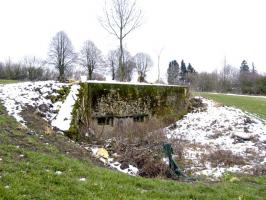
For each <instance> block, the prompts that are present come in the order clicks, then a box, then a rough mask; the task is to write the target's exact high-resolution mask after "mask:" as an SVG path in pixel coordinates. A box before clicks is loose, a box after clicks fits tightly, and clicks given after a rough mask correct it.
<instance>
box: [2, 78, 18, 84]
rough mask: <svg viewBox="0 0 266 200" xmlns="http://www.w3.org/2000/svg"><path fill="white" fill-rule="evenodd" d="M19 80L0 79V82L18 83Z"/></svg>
mask: <svg viewBox="0 0 266 200" xmlns="http://www.w3.org/2000/svg"><path fill="white" fill-rule="evenodd" d="M18 82H19V81H17V80H3V79H0V84H10V83H18Z"/></svg>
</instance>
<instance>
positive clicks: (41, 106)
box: [0, 81, 79, 130]
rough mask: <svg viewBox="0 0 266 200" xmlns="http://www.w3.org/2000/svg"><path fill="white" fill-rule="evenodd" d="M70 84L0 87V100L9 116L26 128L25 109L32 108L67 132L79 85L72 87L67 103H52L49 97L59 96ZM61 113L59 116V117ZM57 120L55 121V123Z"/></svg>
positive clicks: (46, 83) (21, 84) (24, 83)
mask: <svg viewBox="0 0 266 200" xmlns="http://www.w3.org/2000/svg"><path fill="white" fill-rule="evenodd" d="M67 85H69V84H65V83H59V82H55V81H38V82H23V83H15V84H5V85H0V100H1V101H2V102H3V105H4V106H5V108H6V110H7V112H8V114H9V115H11V116H13V117H14V118H15V119H16V120H17V121H18V122H20V123H21V124H22V125H24V126H25V124H26V122H25V121H24V119H23V117H22V116H21V112H22V111H23V109H26V108H27V106H32V107H34V108H36V110H37V111H38V112H40V113H42V117H43V118H44V119H45V120H47V121H49V122H51V123H52V124H53V126H56V127H57V128H59V129H60V130H67V128H68V127H69V124H70V120H71V112H72V106H73V104H74V102H75V98H76V97H75V95H76V93H77V91H78V89H79V86H78V85H72V87H71V91H70V94H69V95H68V96H67V98H66V100H65V102H61V101H58V102H56V103H52V101H51V100H50V99H49V98H48V96H51V95H52V96H56V95H58V94H57V92H56V91H58V90H60V89H61V88H62V87H63V86H67ZM58 112H59V115H58V116H57V114H58ZM62 115H64V117H63V116H62ZM53 120H55V121H53Z"/></svg>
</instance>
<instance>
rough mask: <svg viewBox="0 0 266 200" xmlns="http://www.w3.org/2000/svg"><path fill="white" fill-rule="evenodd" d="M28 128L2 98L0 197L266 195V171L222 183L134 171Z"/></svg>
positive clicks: (107, 197) (224, 197)
mask: <svg viewBox="0 0 266 200" xmlns="http://www.w3.org/2000/svg"><path fill="white" fill-rule="evenodd" d="M26 131H27V130H25V129H23V128H21V127H20V125H19V124H18V123H17V122H16V121H15V120H14V119H13V118H12V117H9V116H8V115H7V114H6V112H5V110H4V109H3V107H2V106H1V104H0V199H8V200H11V199H27V200H29V199H167V200H169V199H193V200H196V199H197V200H198V199H202V200H203V199H204V200H206V199H211V200H213V199H216V200H218V199H237V200H239V199H241V200H244V199H245V200H247V199H258V200H262V199H265V197H266V176H262V177H247V176H240V177H239V181H235V182H231V181H229V180H230V179H231V177H232V176H233V175H228V176H225V177H223V179H222V181H221V182H218V183H210V182H203V181H198V182H195V183H184V182H177V181H171V180H160V179H145V178H141V177H130V176H128V175H125V174H122V173H118V172H115V171H112V170H108V169H105V168H101V167H97V166H95V165H94V164H93V163H92V162H91V161H90V160H89V159H87V156H86V155H87V154H82V155H78V156H77V155H76V154H77V153H73V151H75V148H76V149H77V148H79V147H78V146H75V144H73V143H71V142H70V143H69V142H68V140H67V139H66V138H65V137H64V136H62V135H52V136H46V135H44V136H43V137H39V136H38V135H35V136H30V135H27V134H26ZM49 137H50V139H49ZM51 138H53V139H51ZM55 138H56V140H55ZM52 141H53V142H52ZM63 147H65V149H63V150H62V148H63ZM71 153H72V154H71ZM59 172H62V173H61V174H59ZM80 178H85V181H80Z"/></svg>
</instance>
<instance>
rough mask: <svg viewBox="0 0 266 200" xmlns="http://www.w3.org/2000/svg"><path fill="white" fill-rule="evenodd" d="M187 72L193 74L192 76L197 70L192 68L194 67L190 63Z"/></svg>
mask: <svg viewBox="0 0 266 200" xmlns="http://www.w3.org/2000/svg"><path fill="white" fill-rule="evenodd" d="M187 72H188V73H191V74H193V73H195V72H196V70H195V69H194V68H193V67H192V65H191V64H190V63H188V66H187Z"/></svg>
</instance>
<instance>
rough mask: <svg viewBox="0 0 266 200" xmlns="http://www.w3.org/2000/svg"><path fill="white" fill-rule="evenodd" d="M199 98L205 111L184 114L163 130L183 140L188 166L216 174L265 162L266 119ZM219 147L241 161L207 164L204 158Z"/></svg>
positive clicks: (176, 138) (168, 135)
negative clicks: (214, 164)
mask: <svg viewBox="0 0 266 200" xmlns="http://www.w3.org/2000/svg"><path fill="white" fill-rule="evenodd" d="M199 98H200V97H199ZM202 101H203V103H205V104H206V105H207V109H206V111H203V112H200V111H199V112H193V113H188V114H187V115H186V116H185V117H184V118H183V119H182V120H180V121H178V122H176V124H175V126H174V127H173V126H172V127H168V128H167V129H166V132H167V137H168V138H169V139H170V141H172V142H173V143H175V142H178V141H185V143H186V145H185V147H184V154H185V155H184V156H185V158H186V159H187V160H190V161H191V162H192V165H191V169H193V171H195V172H197V173H198V174H205V175H214V176H220V175H222V173H223V172H225V171H233V172H238V171H243V172H248V171H249V169H250V168H254V167H255V166H263V165H266V160H265V157H266V122H265V121H264V120H262V119H258V118H257V117H255V116H252V115H251V114H248V113H245V112H243V111H241V110H239V109H236V108H232V107H226V106H220V105H218V104H216V103H215V102H213V101H210V100H207V99H203V98H202ZM219 150H222V151H224V152H229V151H230V155H231V153H232V155H235V156H239V158H243V159H244V161H245V164H243V165H241V166H230V167H229V166H225V165H224V163H220V165H218V166H217V167H215V168H214V167H211V165H212V163H211V162H210V161H209V160H205V161H204V158H206V157H208V154H211V153H214V152H218V151H219ZM206 155H207V156H206ZM217 156H218V155H217ZM228 156H229V155H228ZM225 159H227V158H225ZM199 160H200V161H201V162H199Z"/></svg>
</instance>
